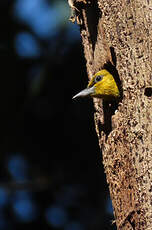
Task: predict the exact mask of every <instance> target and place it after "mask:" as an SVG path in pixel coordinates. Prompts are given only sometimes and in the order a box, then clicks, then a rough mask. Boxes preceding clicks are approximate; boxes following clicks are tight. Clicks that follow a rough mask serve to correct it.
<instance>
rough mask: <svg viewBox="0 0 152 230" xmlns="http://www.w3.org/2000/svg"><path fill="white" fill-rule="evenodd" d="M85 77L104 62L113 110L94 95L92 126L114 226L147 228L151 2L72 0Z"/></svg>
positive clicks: (151, 212) (150, 218)
mask: <svg viewBox="0 0 152 230" xmlns="http://www.w3.org/2000/svg"><path fill="white" fill-rule="evenodd" d="M76 4H77V5H78V9H79V10H80V15H79V17H81V19H82V24H81V25H80V31H81V36H82V43H83V46H84V54H85V58H86V66H87V71H88V76H89V79H90V78H91V77H92V75H93V74H94V73H96V72H97V71H99V70H100V69H102V68H105V67H107V68H109V71H111V72H112V73H113V75H115V77H116V79H117V84H118V86H119V87H120V88H121V87H122V89H123V92H122V99H121V102H119V104H118V106H117V110H115V107H114V106H113V105H112V104H111V103H107V102H102V100H100V99H94V106H95V127H96V132H97V135H98V139H99V145H100V148H101V149H102V154H103V164H104V168H105V173H106V178H107V182H108V184H109V190H110V195H111V199H112V204H113V208H114V216H115V220H116V225H117V229H119V230H120V229H123V230H125V229H136V230H137V229H140V230H142V229H144V230H150V229H152V2H151V1H149V0H92V1H91V0H90V1H84V0H77V1H76Z"/></svg>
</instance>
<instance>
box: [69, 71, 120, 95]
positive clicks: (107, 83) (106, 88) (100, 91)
mask: <svg viewBox="0 0 152 230" xmlns="http://www.w3.org/2000/svg"><path fill="white" fill-rule="evenodd" d="M119 95H120V93H119V89H118V86H117V84H116V81H115V79H114V77H113V76H112V75H111V74H110V73H109V72H108V71H107V70H105V69H103V70H100V71H99V72H97V73H96V74H95V75H94V76H93V77H92V78H91V80H90V81H89V83H88V86H87V88H86V89H84V90H82V91H80V92H79V93H78V94H76V95H75V96H74V97H73V99H74V98H78V97H86V96H91V97H97V98H103V99H112V98H118V97H119Z"/></svg>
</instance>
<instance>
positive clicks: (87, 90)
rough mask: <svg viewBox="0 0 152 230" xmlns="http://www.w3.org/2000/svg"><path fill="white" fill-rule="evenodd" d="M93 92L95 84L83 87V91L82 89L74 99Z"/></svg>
mask: <svg viewBox="0 0 152 230" xmlns="http://www.w3.org/2000/svg"><path fill="white" fill-rule="evenodd" d="M93 93H94V86H92V87H90V88H86V89H83V90H82V91H80V92H79V93H77V94H76V95H75V96H74V97H73V98H72V99H75V98H77V97H86V96H90V95H91V94H93Z"/></svg>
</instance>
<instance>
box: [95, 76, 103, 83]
mask: <svg viewBox="0 0 152 230" xmlns="http://www.w3.org/2000/svg"><path fill="white" fill-rule="evenodd" d="M102 78H103V76H102V75H98V76H96V78H95V82H98V81H101V80H102Z"/></svg>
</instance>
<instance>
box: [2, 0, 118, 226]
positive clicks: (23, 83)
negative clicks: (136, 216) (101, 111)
mask: <svg viewBox="0 0 152 230" xmlns="http://www.w3.org/2000/svg"><path fill="white" fill-rule="evenodd" d="M69 15H70V9H69V6H68V4H67V1H65V0H54V1H53V0H1V1H0V32H1V33H0V93H1V97H0V115H1V116H0V134H1V142H0V230H13V229H15V230H18V229H22V230H24V229H26V230H27V228H34V229H37V230H38V229H43V230H47V229H53V230H55V229H57V230H58V229H59V230H61V229H64V230H100V229H104V230H110V229H114V228H115V226H114V225H112V220H113V215H112V207H111V201H110V198H109V192H108V188H107V184H106V179H105V174H104V170H103V166H102V154H101V152H100V150H99V147H98V140H97V136H96V133H95V127H94V119H93V113H94V107H93V103H92V99H80V100H74V101H72V99H71V98H72V96H73V95H74V94H76V93H77V92H78V91H80V90H81V89H83V88H84V87H86V85H87V82H88V80H87V73H86V66H85V60H84V54H83V49H82V46H81V38H80V33H79V27H78V26H77V25H76V24H72V23H71V22H69V21H68V18H69Z"/></svg>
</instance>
